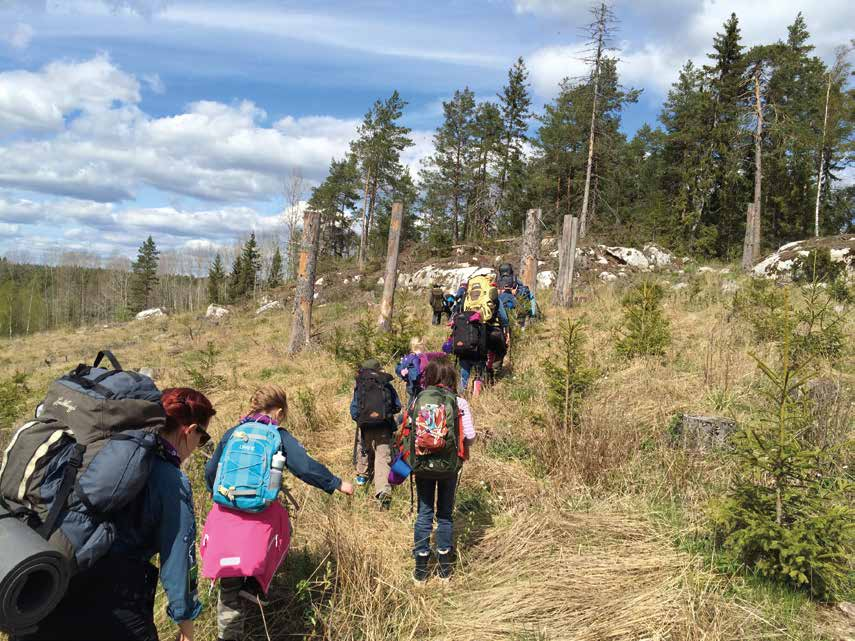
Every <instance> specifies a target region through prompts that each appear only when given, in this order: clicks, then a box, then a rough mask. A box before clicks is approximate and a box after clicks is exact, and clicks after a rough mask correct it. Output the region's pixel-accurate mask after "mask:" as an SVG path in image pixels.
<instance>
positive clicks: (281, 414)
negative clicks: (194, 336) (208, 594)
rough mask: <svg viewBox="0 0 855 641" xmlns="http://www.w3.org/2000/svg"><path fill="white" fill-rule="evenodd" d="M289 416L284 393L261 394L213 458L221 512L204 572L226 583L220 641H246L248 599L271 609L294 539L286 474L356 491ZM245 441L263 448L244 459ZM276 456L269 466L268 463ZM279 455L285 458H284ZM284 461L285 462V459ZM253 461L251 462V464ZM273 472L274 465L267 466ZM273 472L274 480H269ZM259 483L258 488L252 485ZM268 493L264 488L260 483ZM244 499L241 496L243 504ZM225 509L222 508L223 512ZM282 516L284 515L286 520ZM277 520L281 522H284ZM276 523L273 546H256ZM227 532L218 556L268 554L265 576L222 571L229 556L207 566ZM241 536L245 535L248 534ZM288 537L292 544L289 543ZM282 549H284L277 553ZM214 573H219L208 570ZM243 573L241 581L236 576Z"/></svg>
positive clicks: (211, 483)
mask: <svg viewBox="0 0 855 641" xmlns="http://www.w3.org/2000/svg"><path fill="white" fill-rule="evenodd" d="M287 417H288V398H287V395H286V392H285V390H284V389H283V388H282V387H279V386H276V385H266V386H264V387H262V388H260V389H258V390H257V391H256V392H255V393H254V394H253V395H252V397H251V398H250V400H249V413H248V414H246V416H244V417H243V418H241V419H240V421H239V422H238V424H237V425H236V426H235V427H233V428H231V429H230V430H229V431H227V432H226V433H225V434H224V435H223V438H222V439H221V440H220V442H219V444H218V445H217V449H216V451H215V452H214V455H213V456H212V457H211V459H210V460H209V461H208V462H207V464H206V465H205V483H206V484H207V486H208V491H209V492H211V493H212V496H213V497H214V501H215V504H214V507H213V508H212V509H211V513H210V514H209V515H208V521H207V523H206V525H205V535H204V536H203V557H204V558H205V564H204V565H205V568H204V569H205V574H206V576H208V575H209V574H214V575H215V576H212V578H219V580H220V590H219V597H218V599H217V636H218V639H220V641H237V640H238V639H243V637H244V621H245V613H244V608H243V603H242V600H246V601H249V602H251V603H254V604H258V605H260V606H261V605H267V591H268V589H269V587H270V581H271V580H272V578H273V574H274V573H275V572H276V569H277V568H278V566H279V564H280V563H281V562H282V559H283V558H284V556H285V553H286V552H287V547H288V543H290V538H291V531H290V530H291V528H290V521H289V518H288V513H287V511H285V510H284V508H283V507H282V505H281V504H280V503H279V492H280V490H281V488H282V481H281V479H282V476H281V475H282V469H283V467H284V468H287V469H288V471H289V472H291V473H292V474H293V475H294V476H296V477H297V478H298V479H300V480H301V481H303V482H304V483H307V484H308V485H311V486H313V487H316V488H318V489H321V490H323V491H324V492H326V493H327V494H332V493H333V492H335V491H336V490H338V491H339V492H341V493H342V494H346V495H352V494H353V486H352V485H351V484H350V483H348V482H347V481H342V480H341V479H340V478H338V477H337V476H335V475H334V474H333V473H332V472H330V471H329V470H328V469H327V468H326V467H325V466H324V465H322V464H321V463H318V462H317V461H316V460H315V459H313V458H312V457H311V456H309V454H308V453H307V452H306V450H305V449H304V448H303V446H302V445H301V444H300V443H299V442H298V441H297V439H295V438H294V437H293V436H292V435H291V433H290V432H289V431H288V430H287V429H286V428H285V427H284V425H285V421H286V420H287ZM246 443H251V444H253V445H257V448H258V449H257V450H256V451H252V452H249V453H248V454H244V452H245V451H246V450H243V449H241V448H246V447H247V446H246ZM267 457H269V458H270V459H271V460H270V461H269V462H263V461H262V459H266V458H267ZM277 457H278V458H277ZM283 458H284V460H282V459H283ZM247 460H250V461H251V462H250V463H249V465H247ZM268 466H269V467H268ZM267 469H269V470H270V473H269V479H266V482H264V481H265V478H264V472H265V470H267ZM253 483H254V484H255V485H254V486H253ZM260 484H261V485H263V487H261V488H259V485H260ZM237 485H240V486H241V487H243V488H247V489H245V490H243V491H240V496H238V495H237V494H234V495H233V496H230V495H229V494H230V490H232V491H234V488H235V486H237ZM241 497H242V498H241ZM221 506H222V507H225V508H226V509H225V510H221V509H220V507H221ZM280 514H281V516H280ZM277 516H278V518H277ZM265 524H270V528H269V529H272V530H273V531H270V532H269V534H268V535H267V536H268V539H269V540H257V538H255V537H254V536H253V535H254V534H255V533H257V532H266V530H265V529H264V525H265ZM218 531H219V532H223V533H224V534H225V535H226V537H227V538H228V539H230V540H228V541H213V542H212V543H211V546H212V548H211V550H212V551H213V546H215V545H216V546H217V547H218V549H219V550H223V549H227V550H228V554H226V555H223V556H227V557H228V558H230V559H234V558H237V562H238V563H240V559H241V557H242V556H244V555H246V556H249V555H250V554H251V551H252V550H253V549H263V550H265V553H263V554H262V556H266V557H267V558H264V559H262V561H261V566H262V569H259V570H258V574H255V575H252V576H243V575H242V573H241V572H240V571H239V570H240V568H238V570H237V571H217V570H219V569H220V568H221V567H222V564H223V561H224V560H226V559H223V558H219V557H217V558H214V559H212V561H213V563H210V564H209V562H208V559H207V554H210V553H211V552H205V545H208V544H209V538H213V537H215V536H216V533H217V532H218ZM242 533H244V534H243V535H242ZM283 539H284V540H285V541H286V542H285V543H284V544H283V543H282V541H283ZM276 545H279V546H280V548H279V549H274V547H275V546H276ZM209 568H213V569H214V570H215V571H214V572H209ZM235 574H239V575H237V576H236V575H235Z"/></svg>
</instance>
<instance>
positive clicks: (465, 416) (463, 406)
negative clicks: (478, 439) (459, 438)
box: [457, 396, 475, 441]
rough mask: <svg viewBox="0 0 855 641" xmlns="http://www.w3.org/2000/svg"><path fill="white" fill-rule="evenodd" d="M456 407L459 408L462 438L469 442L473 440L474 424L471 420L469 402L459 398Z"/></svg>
mask: <svg viewBox="0 0 855 641" xmlns="http://www.w3.org/2000/svg"><path fill="white" fill-rule="evenodd" d="M457 407H458V408H460V414H461V421H462V422H463V437H464V438H465V439H467V440H469V441H471V440H473V439H474V438H475V422H474V421H473V420H472V410H471V409H469V402H468V401H467V400H466V399H465V398H462V397H460V396H458V397H457Z"/></svg>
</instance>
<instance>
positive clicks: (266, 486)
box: [213, 421, 284, 512]
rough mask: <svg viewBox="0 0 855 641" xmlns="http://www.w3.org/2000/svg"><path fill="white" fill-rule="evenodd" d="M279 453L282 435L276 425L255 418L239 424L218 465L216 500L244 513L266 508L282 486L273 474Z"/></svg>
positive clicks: (224, 448) (215, 480) (215, 483)
mask: <svg viewBox="0 0 855 641" xmlns="http://www.w3.org/2000/svg"><path fill="white" fill-rule="evenodd" d="M276 452H280V453H282V437H281V436H280V434H279V428H278V427H277V426H276V425H267V424H265V423H257V422H255V421H246V422H244V423H241V424H240V425H238V426H237V427H236V428H235V429H234V431H233V432H232V433H231V435H230V436H229V440H228V441H226V444H225V446H224V447H223V452H222V455H221V456H220V462H219V463H218V464H217V475H216V477H215V478H214V492H213V494H214V501H215V502H216V503H219V504H220V505H223V506H225V507H230V508H233V509H237V510H242V511H244V512H262V511H264V509H265V508H266V507H267V506H268V505H270V504H271V503H272V502H273V501H275V500H276V497H277V496H278V495H279V490H280V488H281V477H278V476H277V475H275V474H274V475H273V478H272V479H271V464H272V462H273V456H274V454H276ZM283 455H284V453H283Z"/></svg>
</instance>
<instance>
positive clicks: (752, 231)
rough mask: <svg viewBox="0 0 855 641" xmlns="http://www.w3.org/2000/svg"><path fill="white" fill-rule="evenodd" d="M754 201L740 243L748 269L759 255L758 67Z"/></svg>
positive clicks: (760, 152)
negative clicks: (743, 236)
mask: <svg viewBox="0 0 855 641" xmlns="http://www.w3.org/2000/svg"><path fill="white" fill-rule="evenodd" d="M754 113H755V117H756V125H755V128H754V202H753V203H752V204H751V206H750V207H749V208H748V214H747V216H746V220H745V240H744V242H743V244H742V269H743V271H750V270H751V268H752V267H754V263H756V262H757V259H758V258H759V257H760V197H761V195H762V184H763V104H762V102H761V100H760V67H759V65H758V66H757V68H756V69H755V70H754Z"/></svg>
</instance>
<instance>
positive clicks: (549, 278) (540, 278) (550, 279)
mask: <svg viewBox="0 0 855 641" xmlns="http://www.w3.org/2000/svg"><path fill="white" fill-rule="evenodd" d="M553 285H555V272H553V271H545V272H537V287H538V289H549V288H550V287H552V286H553Z"/></svg>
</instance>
